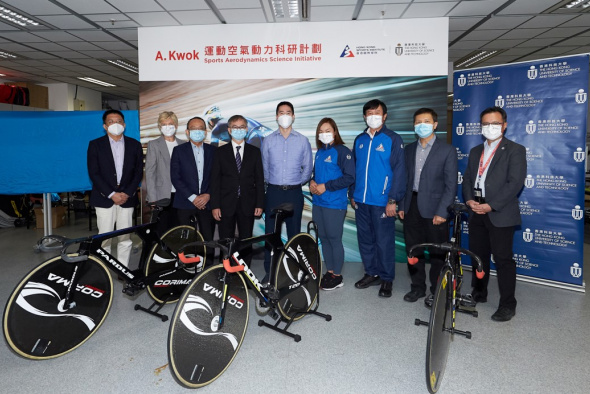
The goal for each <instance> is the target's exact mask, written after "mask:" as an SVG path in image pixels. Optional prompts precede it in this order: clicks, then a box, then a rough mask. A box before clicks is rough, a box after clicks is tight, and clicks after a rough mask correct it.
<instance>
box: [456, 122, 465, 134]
mask: <svg viewBox="0 0 590 394" xmlns="http://www.w3.org/2000/svg"><path fill="white" fill-rule="evenodd" d="M455 131H456V132H457V135H463V134H464V133H465V126H463V123H459V124H458V125H457V128H456V129H455Z"/></svg>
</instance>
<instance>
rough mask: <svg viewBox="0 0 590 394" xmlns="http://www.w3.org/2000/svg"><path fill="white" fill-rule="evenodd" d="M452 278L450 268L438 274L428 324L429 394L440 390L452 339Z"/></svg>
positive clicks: (427, 365) (427, 367)
mask: <svg viewBox="0 0 590 394" xmlns="http://www.w3.org/2000/svg"><path fill="white" fill-rule="evenodd" d="M453 286H454V284H453V278H452V271H451V269H450V268H448V267H445V268H443V270H442V271H441V273H440V276H439V280H438V284H437V285H436V290H435V291H434V299H433V302H432V309H431V311H430V322H429V324H428V339H427V342H426V385H427V387H428V391H429V392H430V393H436V392H437V391H438V389H439V388H440V383H441V382H442V379H443V375H444V373H445V367H446V365H447V357H448V355H449V347H450V345H451V339H452V324H453V315H452V314H453V308H452V302H453V291H454V289H453Z"/></svg>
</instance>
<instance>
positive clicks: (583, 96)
mask: <svg viewBox="0 0 590 394" xmlns="http://www.w3.org/2000/svg"><path fill="white" fill-rule="evenodd" d="M587 99H588V93H586V92H584V89H580V90H578V93H576V103H578V104H584V103H585V102H586V100H587Z"/></svg>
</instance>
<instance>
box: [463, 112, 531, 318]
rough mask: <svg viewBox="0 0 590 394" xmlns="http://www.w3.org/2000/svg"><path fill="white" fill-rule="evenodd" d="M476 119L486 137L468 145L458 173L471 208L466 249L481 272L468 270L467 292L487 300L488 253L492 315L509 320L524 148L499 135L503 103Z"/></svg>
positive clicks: (503, 123)
mask: <svg viewBox="0 0 590 394" xmlns="http://www.w3.org/2000/svg"><path fill="white" fill-rule="evenodd" d="M480 119H481V130H482V134H483V136H484V137H485V138H486V141H485V142H484V143H483V144H481V145H478V146H476V147H474V148H473V149H471V151H470V152H469V161H468V164H467V169H466V170H465V174H464V175H463V197H464V199H465V203H466V204H467V205H468V206H469V208H470V209H471V211H472V213H473V215H472V216H471V218H470V220H469V248H470V250H471V251H472V252H473V253H475V254H476V255H478V256H479V257H480V258H481V260H482V263H483V268H484V272H485V276H484V278H483V279H477V277H476V276H475V270H473V276H472V278H471V285H472V286H473V291H472V293H471V295H472V297H473V299H474V301H476V302H486V301H487V296H488V282H489V278H490V256H491V255H492V254H493V255H494V263H495V264H496V272H497V274H498V287H499V290H500V303H499V306H498V310H497V311H496V312H495V313H494V314H493V315H492V320H495V321H508V320H510V319H511V318H512V317H513V316H514V315H515V313H516V312H515V311H516V298H515V297H514V291H515V287H516V262H515V261H514V259H513V253H512V243H513V238H514V227H515V226H518V225H520V208H519V204H518V195H519V193H520V191H521V190H522V188H523V185H524V179H525V177H526V169H527V164H526V150H525V147H524V146H522V145H520V144H517V143H515V142H513V141H510V140H509V139H508V138H506V137H505V136H504V133H505V131H506V126H507V123H506V119H507V117H506V112H505V111H504V110H503V109H502V108H500V107H490V108H487V109H485V110H484V111H483V112H482V113H481V115H480Z"/></svg>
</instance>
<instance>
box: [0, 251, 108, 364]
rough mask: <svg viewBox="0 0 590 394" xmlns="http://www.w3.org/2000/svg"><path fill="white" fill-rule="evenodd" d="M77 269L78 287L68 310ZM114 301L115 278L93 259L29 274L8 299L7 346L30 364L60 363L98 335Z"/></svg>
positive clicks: (48, 264)
mask: <svg viewBox="0 0 590 394" xmlns="http://www.w3.org/2000/svg"><path fill="white" fill-rule="evenodd" d="M76 266H77V267H78V283H77V285H76V286H75V287H74V288H72V290H71V291H72V294H71V296H70V303H69V305H65V294H66V290H67V289H68V287H69V285H70V278H71V277H72V272H73V271H74V269H75V267H76ZM112 300H113V282H112V280H111V276H110V274H109V272H108V269H107V267H106V266H105V265H104V264H103V263H102V262H101V261H99V260H98V259H97V258H95V257H93V256H89V259H88V260H87V261H83V262H81V263H77V264H71V263H66V262H65V261H63V260H62V259H61V257H55V258H53V259H50V260H47V261H45V262H44V263H42V264H41V265H39V266H38V267H36V268H34V269H33V270H32V271H31V272H29V273H28V274H27V276H25V278H24V279H23V280H22V281H21V282H20V283H19V284H18V285H17V286H16V288H15V289H14V291H13V292H12V294H11V295H10V298H9V299H8V302H7V303H6V308H5V310H4V318H3V328H4V336H5V338H6V342H7V343H8V345H9V346H10V348H11V349H12V350H14V351H15V352H16V353H18V354H19V355H21V356H23V357H26V358H30V359H36V360H44V359H49V358H54V357H59V356H61V355H63V354H66V353H68V352H71V351H72V350H74V349H76V348H77V347H78V346H80V345H82V344H83V343H84V342H86V341H87V340H88V338H90V337H91V336H92V334H94V333H95V332H96V330H98V328H99V327H100V326H101V324H102V322H103V321H104V319H105V318H106V315H107V313H108V311H109V309H110V307H111V303H112Z"/></svg>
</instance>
